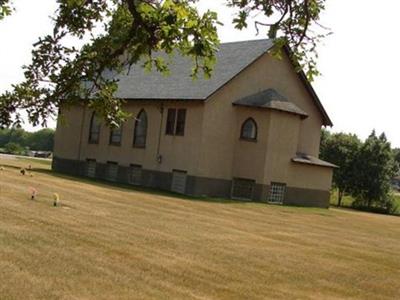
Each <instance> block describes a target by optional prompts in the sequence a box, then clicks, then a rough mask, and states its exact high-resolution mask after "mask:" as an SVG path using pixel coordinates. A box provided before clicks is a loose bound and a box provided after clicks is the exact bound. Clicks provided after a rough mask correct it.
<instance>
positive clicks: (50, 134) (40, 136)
mask: <svg viewBox="0 0 400 300" xmlns="http://www.w3.org/2000/svg"><path fill="white" fill-rule="evenodd" d="M53 145H54V130H53V129H49V128H45V129H41V130H39V131H36V132H29V131H25V130H24V129H22V128H5V129H0V148H1V149H2V150H3V152H7V153H13V154H25V153H26V152H27V151H29V150H35V151H53Z"/></svg>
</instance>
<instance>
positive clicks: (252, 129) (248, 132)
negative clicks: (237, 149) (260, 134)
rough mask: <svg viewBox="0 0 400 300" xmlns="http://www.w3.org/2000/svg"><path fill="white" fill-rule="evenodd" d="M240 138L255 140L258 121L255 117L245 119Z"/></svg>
mask: <svg viewBox="0 0 400 300" xmlns="http://www.w3.org/2000/svg"><path fill="white" fill-rule="evenodd" d="M240 138H241V139H244V140H253V141H255V140H256V139H257V123H256V121H254V119H253V118H248V119H247V120H246V121H244V123H243V125H242V130H241V131H240Z"/></svg>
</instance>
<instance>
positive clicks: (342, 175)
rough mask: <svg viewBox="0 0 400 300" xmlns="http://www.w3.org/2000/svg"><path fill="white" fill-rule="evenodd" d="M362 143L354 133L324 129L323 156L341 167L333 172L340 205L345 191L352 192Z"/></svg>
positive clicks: (322, 139)
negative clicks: (331, 132) (332, 132)
mask: <svg viewBox="0 0 400 300" xmlns="http://www.w3.org/2000/svg"><path fill="white" fill-rule="evenodd" d="M361 145H362V143H361V141H360V140H359V139H358V137H357V136H356V135H354V134H346V133H334V134H330V133H329V132H328V131H326V130H324V131H323V133H322V138H321V154H320V156H321V158H322V159H323V160H326V161H329V162H331V163H333V164H335V165H337V166H339V168H337V169H335V170H334V172H333V185H334V187H336V188H337V189H338V206H340V205H341V201H342V198H343V195H344V193H345V192H347V193H351V192H352V190H353V187H354V185H355V182H354V181H355V178H357V177H358V176H357V173H358V170H357V168H356V158H357V155H358V153H359V150H360V147H361Z"/></svg>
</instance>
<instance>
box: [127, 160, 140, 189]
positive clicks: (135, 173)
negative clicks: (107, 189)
mask: <svg viewBox="0 0 400 300" xmlns="http://www.w3.org/2000/svg"><path fill="white" fill-rule="evenodd" d="M128 182H129V184H132V185H141V184H142V166H140V165H131V166H130V168H129V173H128Z"/></svg>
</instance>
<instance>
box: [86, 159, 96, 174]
mask: <svg viewBox="0 0 400 300" xmlns="http://www.w3.org/2000/svg"><path fill="white" fill-rule="evenodd" d="M86 176H87V177H90V178H95V177H96V160H95V159H87V160H86Z"/></svg>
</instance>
